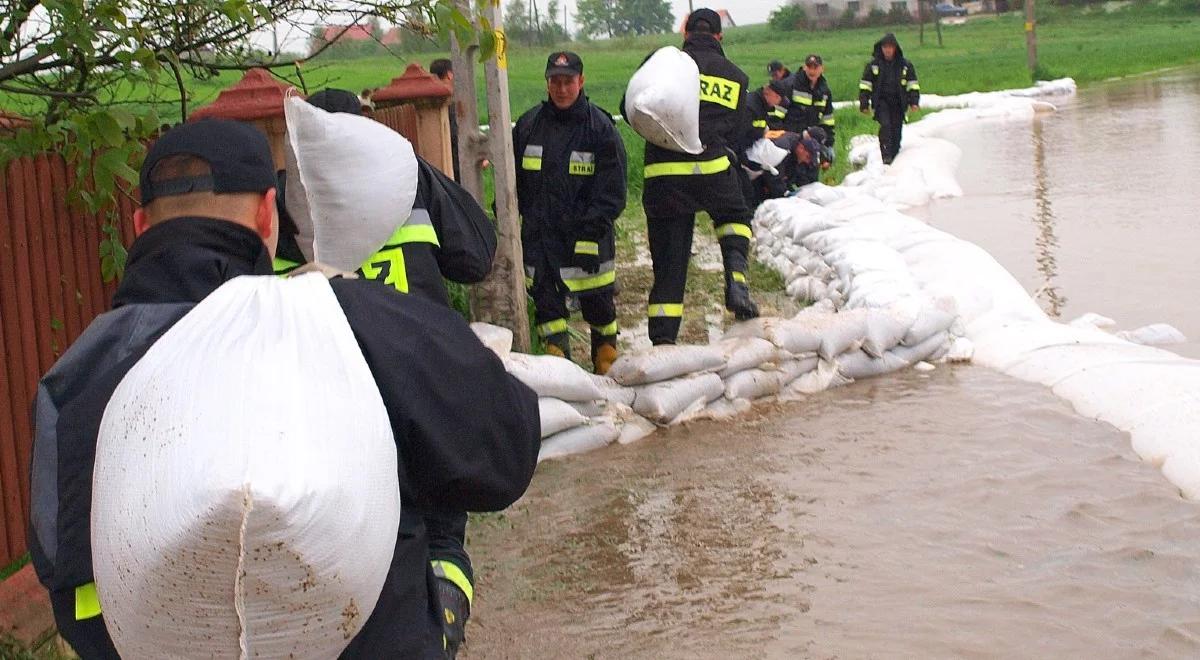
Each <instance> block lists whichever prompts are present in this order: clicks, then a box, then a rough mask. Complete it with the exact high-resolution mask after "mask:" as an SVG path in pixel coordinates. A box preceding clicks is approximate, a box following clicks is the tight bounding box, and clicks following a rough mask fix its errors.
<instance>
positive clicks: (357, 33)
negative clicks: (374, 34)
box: [321, 25, 371, 42]
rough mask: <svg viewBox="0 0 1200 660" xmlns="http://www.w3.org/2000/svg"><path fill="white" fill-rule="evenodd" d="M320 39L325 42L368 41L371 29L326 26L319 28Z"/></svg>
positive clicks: (349, 26)
mask: <svg viewBox="0 0 1200 660" xmlns="http://www.w3.org/2000/svg"><path fill="white" fill-rule="evenodd" d="M321 38H322V39H324V40H325V41H326V42H330V41H334V40H335V39H336V40H339V41H370V40H371V28H370V27H367V26H366V25H326V26H325V27H323V28H321Z"/></svg>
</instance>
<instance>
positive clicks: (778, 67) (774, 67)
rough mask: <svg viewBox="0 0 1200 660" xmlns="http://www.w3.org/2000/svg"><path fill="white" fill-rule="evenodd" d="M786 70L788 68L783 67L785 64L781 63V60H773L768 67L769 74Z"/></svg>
mask: <svg viewBox="0 0 1200 660" xmlns="http://www.w3.org/2000/svg"><path fill="white" fill-rule="evenodd" d="M785 68H786V67H784V66H783V62H780V61H779V60H771V63H770V64H768V65H767V73H775V72H776V71H783V70H784V69H785Z"/></svg>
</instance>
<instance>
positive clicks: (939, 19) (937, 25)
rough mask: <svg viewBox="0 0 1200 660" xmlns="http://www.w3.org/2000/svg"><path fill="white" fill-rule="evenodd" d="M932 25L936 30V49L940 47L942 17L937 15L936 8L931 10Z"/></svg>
mask: <svg viewBox="0 0 1200 660" xmlns="http://www.w3.org/2000/svg"><path fill="white" fill-rule="evenodd" d="M933 25H934V27H935V28H937V36H938V48H941V47H942V15H941V14H939V13H938V11H937V7H934V8H933Z"/></svg>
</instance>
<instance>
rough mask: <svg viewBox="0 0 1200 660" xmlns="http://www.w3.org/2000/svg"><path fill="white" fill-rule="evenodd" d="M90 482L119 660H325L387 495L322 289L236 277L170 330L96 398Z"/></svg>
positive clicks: (368, 576) (339, 315) (383, 441)
mask: <svg viewBox="0 0 1200 660" xmlns="http://www.w3.org/2000/svg"><path fill="white" fill-rule="evenodd" d="M297 355H302V356H304V359H303V360H297V359H296V356H297ZM249 364H252V365H254V368H253V369H248V368H247V365H249ZM93 483H94V490H93V502H92V550H93V568H94V570H95V575H96V586H97V589H98V590H99V596H100V600H101V602H103V603H104V618H105V623H106V624H107V626H108V630H109V633H110V634H111V635H112V639H113V642H114V644H115V645H116V647H117V650H118V651H119V652H120V654H121V655H122V656H124V657H126V658H171V657H174V658H180V657H192V658H195V657H214V658H216V657H220V658H237V657H243V658H244V657H273V658H286V657H297V658H332V657H337V655H338V654H339V653H340V652H341V650H342V649H343V648H344V647H345V646H346V644H347V643H348V642H349V640H350V638H351V637H353V636H354V634H355V633H357V632H358V630H359V629H360V628H361V627H362V625H363V623H364V622H365V621H366V620H367V617H368V616H370V614H371V612H372V610H374V608H375V602H376V600H377V599H378V597H379V593H380V589H381V588H382V586H383V582H384V578H385V576H386V575H387V571H388V568H389V566H390V565H391V560H392V553H393V550H394V547H395V542H396V529H397V526H398V524H399V519H400V495H399V490H398V483H397V474H396V445H395V441H394V439H393V437H392V431H391V425H390V422H389V420H388V415H387V411H386V410H385V409H384V406H383V401H382V399H381V398H380V395H379V390H378V389H377V387H376V385H375V380H374V378H373V377H372V375H371V371H370V369H369V368H368V366H367V364H366V361H365V360H364V359H363V356H362V353H361V351H360V350H359V347H358V343H357V342H356V341H355V339H354V334H353V332H352V331H351V329H350V326H349V325H348V324H347V322H346V317H345V314H344V313H343V312H342V310H341V308H340V306H339V305H338V302H337V299H336V298H335V297H334V294H333V291H332V289H330V288H329V284H328V282H327V281H326V279H325V278H324V276H322V275H319V274H310V275H305V276H302V277H297V278H292V279H286V280H285V279H279V278H275V277H239V278H236V279H234V280H232V281H230V282H228V283H226V284H225V285H224V286H222V287H221V288H219V289H217V290H216V291H215V292H214V293H212V295H210V296H208V297H207V298H206V299H205V300H204V301H203V302H201V303H200V304H199V305H197V306H196V307H195V309H193V310H192V311H191V312H190V313H188V314H187V316H185V317H184V318H183V319H182V320H180V321H179V322H178V323H177V324H175V326H174V327H172V328H171V329H170V330H169V331H168V332H167V333H166V334H165V335H163V337H162V338H161V339H160V340H158V342H156V343H155V344H154V346H153V347H151V348H150V350H149V351H148V352H147V353H146V355H145V356H144V357H143V358H142V359H141V360H140V361H139V362H138V363H137V364H136V365H135V366H134V367H133V369H131V370H130V371H129V373H128V374H126V376H125V378H124V380H122V381H121V384H120V385H119V386H118V387H117V389H116V391H115V392H114V394H113V396H112V398H111V400H110V401H109V403H108V407H107V408H106V410H105V414H104V419H103V422H102V424H101V426H100V434H99V439H98V442H97V447H96V464H95V472H94V481H93ZM347 548H353V552H347Z"/></svg>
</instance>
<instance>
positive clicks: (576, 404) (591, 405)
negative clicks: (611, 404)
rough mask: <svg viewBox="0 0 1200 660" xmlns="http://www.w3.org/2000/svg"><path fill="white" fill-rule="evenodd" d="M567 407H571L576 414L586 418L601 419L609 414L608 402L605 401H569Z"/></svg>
mask: <svg viewBox="0 0 1200 660" xmlns="http://www.w3.org/2000/svg"><path fill="white" fill-rule="evenodd" d="M567 405H569V406H571V408H572V409H574V410H575V412H577V413H579V414H580V415H583V416H584V417H599V416H601V415H603V414H604V413H606V412H608V402H607V401H605V400H603V399H600V400H598V401H569V402H567Z"/></svg>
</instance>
